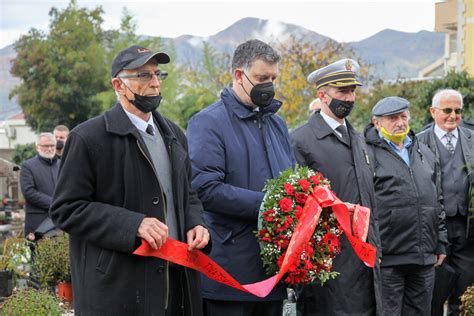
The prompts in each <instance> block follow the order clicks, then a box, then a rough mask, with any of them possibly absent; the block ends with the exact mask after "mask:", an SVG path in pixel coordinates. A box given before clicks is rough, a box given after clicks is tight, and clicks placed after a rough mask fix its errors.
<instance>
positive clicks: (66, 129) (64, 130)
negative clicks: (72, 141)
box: [53, 125, 69, 133]
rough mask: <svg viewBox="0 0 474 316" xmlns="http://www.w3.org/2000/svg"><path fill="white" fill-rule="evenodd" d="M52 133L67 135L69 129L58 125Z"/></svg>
mask: <svg viewBox="0 0 474 316" xmlns="http://www.w3.org/2000/svg"><path fill="white" fill-rule="evenodd" d="M54 131H58V132H67V133H69V128H68V127H67V126H66V125H58V126H56V127H55V128H54V130H53V132H54Z"/></svg>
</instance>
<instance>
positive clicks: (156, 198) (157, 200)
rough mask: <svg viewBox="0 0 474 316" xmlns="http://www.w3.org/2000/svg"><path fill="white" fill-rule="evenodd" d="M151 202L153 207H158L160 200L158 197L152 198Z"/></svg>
mask: <svg viewBox="0 0 474 316" xmlns="http://www.w3.org/2000/svg"><path fill="white" fill-rule="evenodd" d="M151 202H152V203H153V205H158V203H160V198H159V197H154V198H153V199H152V200H151Z"/></svg>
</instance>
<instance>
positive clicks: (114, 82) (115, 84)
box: [111, 77, 125, 94]
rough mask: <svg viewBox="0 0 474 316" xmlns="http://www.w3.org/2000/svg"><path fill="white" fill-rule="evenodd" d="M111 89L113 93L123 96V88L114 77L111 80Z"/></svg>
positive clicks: (119, 81)
mask: <svg viewBox="0 0 474 316" xmlns="http://www.w3.org/2000/svg"><path fill="white" fill-rule="evenodd" d="M111 83H112V87H113V88H114V90H115V91H117V92H118V93H120V94H125V86H124V84H123V82H122V80H120V79H119V78H117V77H115V78H112V81H111Z"/></svg>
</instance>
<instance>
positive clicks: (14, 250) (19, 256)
mask: <svg viewBox="0 0 474 316" xmlns="http://www.w3.org/2000/svg"><path fill="white" fill-rule="evenodd" d="M30 260H31V250H30V247H29V243H28V241H27V240H26V239H24V238H22V237H9V238H7V239H5V241H4V243H3V253H2V255H1V256H0V297H5V296H9V295H11V293H12V288H13V283H14V281H16V280H18V279H22V278H25V277H26V276H27V275H28V272H29V263H30Z"/></svg>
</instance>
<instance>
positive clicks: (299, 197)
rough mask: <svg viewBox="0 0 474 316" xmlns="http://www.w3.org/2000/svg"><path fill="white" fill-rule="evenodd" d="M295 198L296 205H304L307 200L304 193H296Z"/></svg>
mask: <svg viewBox="0 0 474 316" xmlns="http://www.w3.org/2000/svg"><path fill="white" fill-rule="evenodd" d="M295 198H296V203H298V204H304V203H306V199H307V198H308V197H307V196H306V194H304V193H296V194H295Z"/></svg>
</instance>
